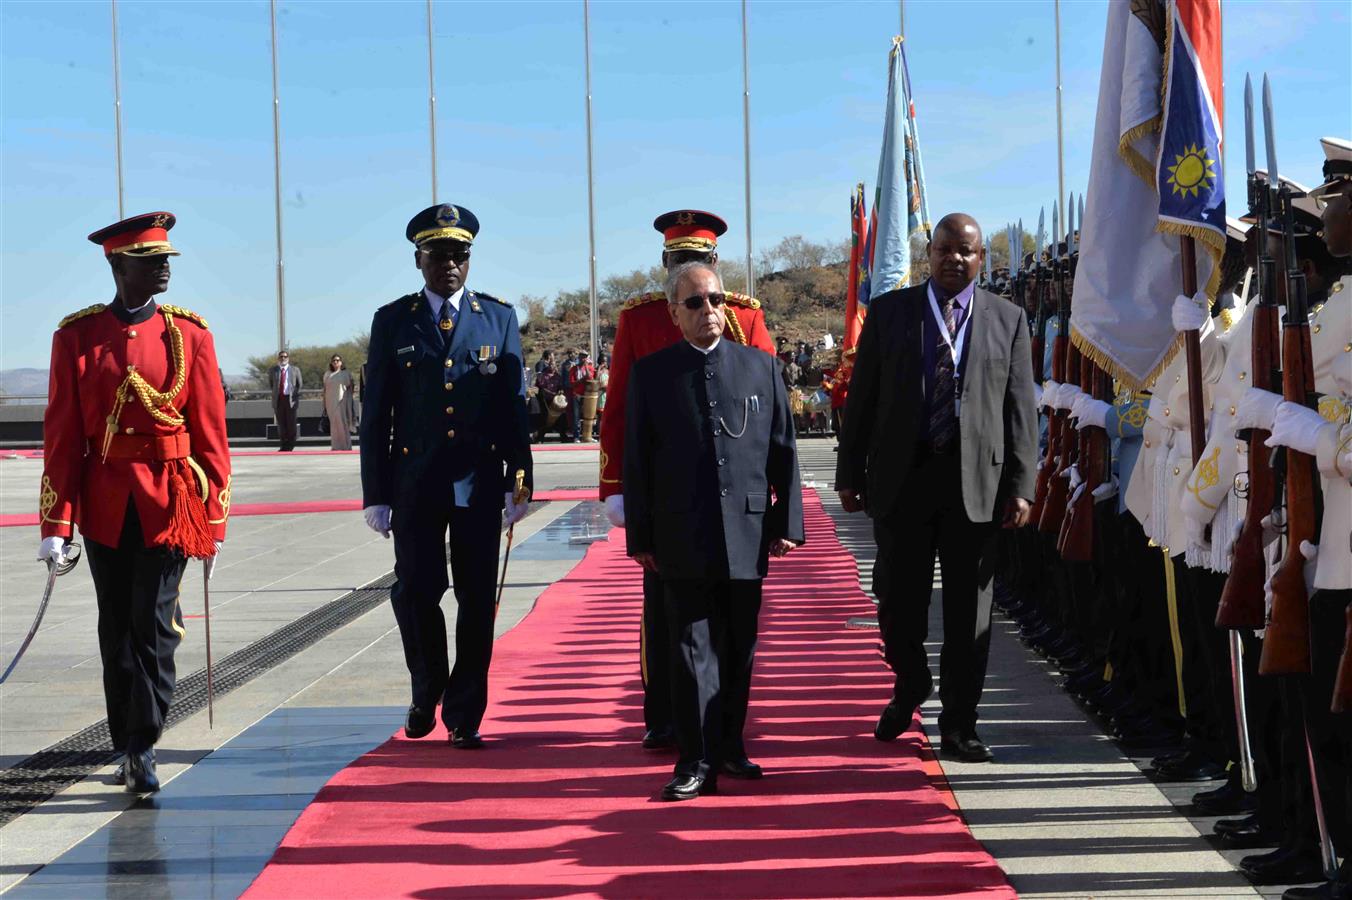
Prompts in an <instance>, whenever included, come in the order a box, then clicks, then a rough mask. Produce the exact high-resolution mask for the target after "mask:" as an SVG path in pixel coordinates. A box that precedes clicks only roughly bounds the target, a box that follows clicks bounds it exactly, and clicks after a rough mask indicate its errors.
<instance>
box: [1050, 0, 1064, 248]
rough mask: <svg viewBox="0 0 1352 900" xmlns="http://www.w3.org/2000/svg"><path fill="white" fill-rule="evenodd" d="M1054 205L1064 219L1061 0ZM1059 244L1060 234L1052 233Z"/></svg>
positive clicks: (1057, 4) (1057, 0) (1058, 39)
mask: <svg viewBox="0 0 1352 900" xmlns="http://www.w3.org/2000/svg"><path fill="white" fill-rule="evenodd" d="M1055 5H1056V207H1057V209H1058V210H1059V212H1060V219H1061V221H1062V222H1065V221H1066V146H1065V141H1064V139H1063V137H1062V129H1061V0H1056V4H1055ZM1052 242H1053V243H1057V244H1059V243H1060V242H1061V236H1060V235H1058V234H1054V235H1052Z"/></svg>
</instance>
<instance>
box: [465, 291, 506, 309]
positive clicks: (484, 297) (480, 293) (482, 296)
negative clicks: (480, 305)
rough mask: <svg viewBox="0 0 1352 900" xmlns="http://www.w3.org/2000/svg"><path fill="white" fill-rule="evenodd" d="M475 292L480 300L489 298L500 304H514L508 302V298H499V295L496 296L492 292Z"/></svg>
mask: <svg viewBox="0 0 1352 900" xmlns="http://www.w3.org/2000/svg"><path fill="white" fill-rule="evenodd" d="M473 293H474V296H476V297H478V298H479V299H480V300H489V301H492V302H493V303H496V304H498V305H499V306H511V305H512V304H510V303H508V302H507V301H506V300H499V299H498V298H497V297H494V296H493V295H492V294H485V293H483V292H481V291H474V292H473Z"/></svg>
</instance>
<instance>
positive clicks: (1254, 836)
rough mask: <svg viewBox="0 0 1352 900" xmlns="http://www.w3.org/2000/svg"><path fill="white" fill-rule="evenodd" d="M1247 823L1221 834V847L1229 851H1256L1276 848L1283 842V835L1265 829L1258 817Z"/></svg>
mask: <svg viewBox="0 0 1352 900" xmlns="http://www.w3.org/2000/svg"><path fill="white" fill-rule="evenodd" d="M1246 822H1247V824H1244V825H1236V826H1234V827H1232V828H1229V829H1227V830H1226V831H1225V832H1224V833H1223V834H1221V846H1222V847H1224V848H1225V849H1227V850H1256V849H1258V848H1259V847H1276V846H1277V845H1278V844H1280V843H1281V842H1282V833H1281V832H1280V831H1272V830H1269V829H1266V828H1263V827H1262V826H1261V825H1259V824H1258V819H1257V817H1256V816H1255V817H1254V818H1253V821H1251V822H1249V821H1247V820H1246Z"/></svg>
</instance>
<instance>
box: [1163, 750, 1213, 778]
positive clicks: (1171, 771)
mask: <svg viewBox="0 0 1352 900" xmlns="http://www.w3.org/2000/svg"><path fill="white" fill-rule="evenodd" d="M1224 777H1225V768H1224V767H1223V766H1221V765H1219V764H1218V763H1214V762H1212V761H1211V760H1209V759H1206V758H1204V757H1202V756H1198V755H1196V754H1193V753H1186V754H1184V755H1183V758H1182V759H1179V760H1176V761H1174V762H1171V763H1167V764H1165V765H1162V766H1160V767H1159V768H1157V769H1156V770H1155V780H1156V781H1183V782H1188V781H1211V780H1213V779H1216V778H1224Z"/></svg>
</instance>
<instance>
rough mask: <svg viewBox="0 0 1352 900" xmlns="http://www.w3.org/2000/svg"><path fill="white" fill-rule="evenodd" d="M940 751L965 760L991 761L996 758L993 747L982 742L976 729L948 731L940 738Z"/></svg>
mask: <svg viewBox="0 0 1352 900" xmlns="http://www.w3.org/2000/svg"><path fill="white" fill-rule="evenodd" d="M939 751H940V752H941V753H943V754H944V755H945V756H950V757H954V758H956V759H960V760H962V761H963V762H990V761H991V760H993V759H995V754H994V753H992V752H991V748H990V747H987V746H986V745H985V744H983V743H981V738H979V737H977V736H976V732H975V731H966V732H963V731H950V732H948V733H947V734H945V735H943V737H942V738H941V739H940V740H939Z"/></svg>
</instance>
